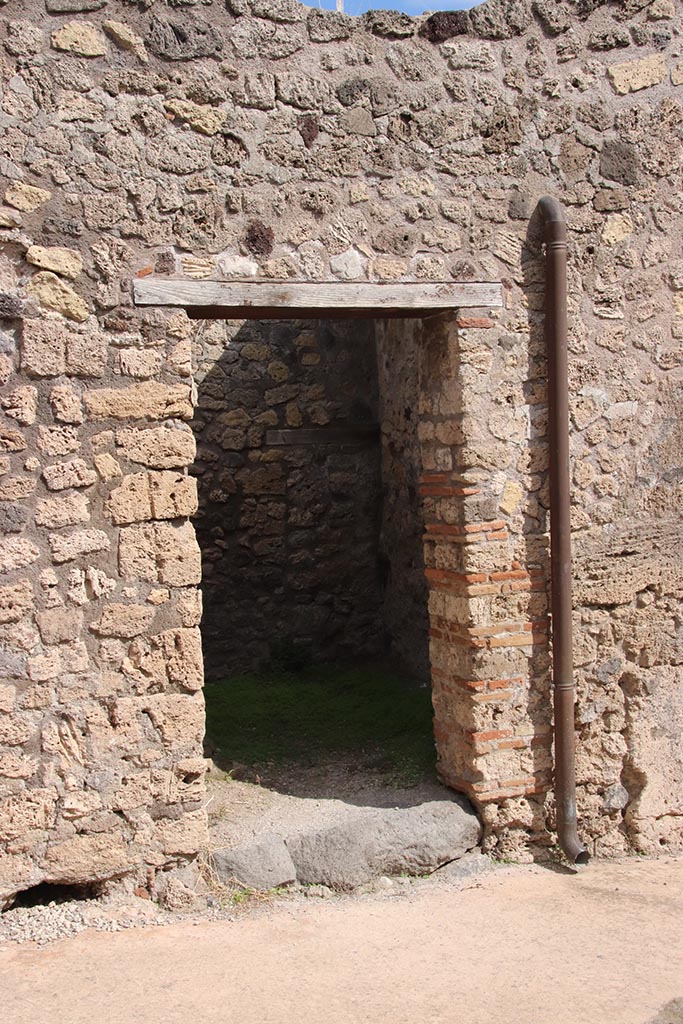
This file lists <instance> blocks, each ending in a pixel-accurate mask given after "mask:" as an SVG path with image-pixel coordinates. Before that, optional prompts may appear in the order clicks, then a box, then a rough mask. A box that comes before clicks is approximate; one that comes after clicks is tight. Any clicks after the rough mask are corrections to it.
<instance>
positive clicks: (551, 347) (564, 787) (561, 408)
mask: <svg viewBox="0 0 683 1024" xmlns="http://www.w3.org/2000/svg"><path fill="white" fill-rule="evenodd" d="M538 209H539V211H540V214H541V216H542V218H543V223H544V226H545V247H546V276H545V341H546V351H547V359H548V441H549V444H550V451H549V468H550V566H551V606H550V611H551V621H552V644H553V692H554V707H555V804H556V814H557V838H558V840H559V843H560V846H561V847H562V850H563V851H564V853H565V855H566V856H567V857H568V858H569V860H570V861H571V862H572V864H587V863H588V860H589V855H588V852H587V850H586V848H585V847H584V846H583V844H582V843H581V840H580V839H579V836H578V832H577V821H576V773H575V767H574V743H575V740H574V670H573V660H572V566H571V526H570V493H569V379H568V371H567V225H566V222H565V219H564V213H563V211H562V207H561V206H560V204H559V203H558V202H557V200H556V199H552V198H551V197H550V196H545V197H544V198H543V199H541V201H540V202H539V204H538Z"/></svg>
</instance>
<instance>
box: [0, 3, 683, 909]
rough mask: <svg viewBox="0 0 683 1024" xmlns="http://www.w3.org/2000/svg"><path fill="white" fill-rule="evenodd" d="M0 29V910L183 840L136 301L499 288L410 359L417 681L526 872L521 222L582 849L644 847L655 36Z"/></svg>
mask: <svg viewBox="0 0 683 1024" xmlns="http://www.w3.org/2000/svg"><path fill="white" fill-rule="evenodd" d="M0 10H1V13H2V18H1V19H0V22H1V24H0V48H1V51H0V52H1V53H2V57H1V60H0V64H1V70H2V77H3V87H2V88H3V92H2V99H1V109H2V113H1V114H0V120H1V124H2V130H3V134H4V141H5V142H6V147H5V149H6V153H5V154H3V156H2V159H1V160H0V173H1V174H2V197H3V204H2V205H1V206H0V236H1V239H0V240H1V244H2V255H1V263H0V292H1V293H2V294H1V296H0V314H1V315H2V318H3V324H4V326H3V331H2V335H1V342H0V347H1V352H0V380H1V381H2V392H1V394H0V403H1V405H2V410H3V413H2V420H1V425H0V430H1V434H0V447H1V448H2V454H1V459H2V461H1V463H0V469H1V470H2V476H0V505H1V506H2V508H1V509H0V513H1V516H2V523H3V531H4V533H3V537H2V539H0V570H1V571H2V573H3V581H2V584H1V586H2V592H1V594H0V618H1V619H2V622H1V623H0V630H2V634H1V636H0V643H1V650H0V658H1V659H2V681H1V682H0V712H1V713H2V719H0V751H1V752H0V773H1V774H2V780H3V781H2V797H1V802H0V837H2V842H3V844H4V845H3V848H2V849H3V852H2V854H0V891H2V893H3V894H6V893H10V894H11V893H12V892H14V891H16V890H17V889H21V888H26V887H27V886H30V885H32V884H35V883H37V882H40V881H43V880H52V881H69V880H71V881H83V880H86V881H87V880H95V879H100V878H106V877H112V876H116V875H130V876H131V877H136V878H137V879H138V880H140V881H142V882H143V883H144V884H148V885H149V886H150V888H151V889H152V890H154V887H155V885H157V884H158V879H159V876H160V872H162V871H163V870H164V869H166V868H168V867H170V866H172V865H173V864H177V863H182V862H183V861H185V860H187V859H191V858H192V857H193V856H194V855H195V854H196V852H197V850H198V848H199V847H200V846H201V844H202V842H203V840H204V835H205V832H204V824H203V811H202V806H203V804H202V800H203V790H202V782H201V777H202V769H203V764H202V760H201V734H202V729H203V711H202V701H201V693H200V690H199V687H200V686H201V680H202V671H201V660H200V648H199V632H198V628H197V627H198V621H199V601H198V597H197V589H196V587H197V584H198V582H199V578H200V556H199V549H198V546H197V543H196V539H195V536H194V531H193V528H192V525H191V523H190V521H189V517H190V516H191V515H192V514H193V513H194V511H195V505H196V496H195V491H194V485H193V482H192V479H191V477H189V476H188V472H187V470H188V467H189V466H190V465H191V464H192V462H193V460H194V442H193V437H192V432H191V429H190V427H189V426H188V424H189V422H190V421H191V420H192V418H193V415H194V403H195V396H196V385H195V383H194V382H193V379H192V371H193V367H192V362H191V348H192V339H193V337H194V332H195V330H196V325H195V324H192V323H190V322H189V321H188V320H187V318H186V316H185V315H184V314H183V313H182V312H180V313H179V312H173V311H171V310H156V311H154V310H153V311H147V312H144V313H143V312H141V311H139V310H137V309H136V308H135V307H134V306H133V304H132V297H131V280H132V278H133V277H134V276H135V275H147V274H150V273H154V274H157V275H160V276H164V275H165V276H171V277H173V276H175V275H187V276H190V277H195V278H202V277H208V278H210V277H217V278H223V279H234V278H247V279H254V278H272V279H291V278H295V279H301V280H325V279H329V278H334V279H338V280H347V281H353V280H366V279H367V280H373V281H398V282H401V281H403V282H405V283H406V285H407V287H409V286H410V283H411V282H414V281H416V280H417V281H424V280H439V279H444V280H451V279H477V278H478V279H480V280H501V279H502V280H503V281H504V282H505V284H506V294H507V300H506V309H505V310H504V311H502V312H501V313H495V314H491V311H488V310H482V311H481V313H480V314H479V313H472V314H471V315H469V314H468V315H466V314H465V313H464V312H463V313H461V314H460V316H459V318H457V319H455V318H453V319H452V320H451V321H450V322H449V323H441V324H439V323H437V322H434V323H432V322H427V323H426V325H425V332H426V333H425V341H424V344H423V345H422V348H421V360H422V369H421V371H420V372H421V376H420V380H421V382H422V383H421V394H420V401H419V410H418V417H419V425H418V428H419V432H420V434H419V439H420V449H421V459H422V491H423V497H424V509H423V511H424V519H425V526H426V533H427V540H426V544H425V565H426V568H427V577H428V581H429V589H430V621H431V632H432V650H431V654H430V659H431V664H432V668H433V684H434V689H435V707H436V716H437V722H436V728H437V740H438V745H439V753H440V768H441V771H442V773H443V774H444V776H445V777H446V778H447V779H449V781H451V782H452V783H453V784H454V785H456V786H458V787H460V788H463V789H465V790H466V791H467V792H470V793H471V794H472V795H473V797H474V798H475V799H476V800H477V802H478V804H479V806H480V808H481V810H482V814H483V816H484V819H485V822H486V824H487V840H486V841H487V843H488V844H489V846H490V847H492V848H497V849H498V850H500V851H501V852H504V853H508V854H510V853H515V854H519V855H523V854H524V851H525V850H527V849H528V840H532V841H533V845H534V846H535V847H539V846H543V845H544V844H545V843H547V842H548V841H549V840H550V833H549V830H551V829H552V822H553V818H552V813H553V809H552V797H551V790H550V788H549V769H550V761H549V744H550V739H549V730H548V720H549V710H548V708H549V701H550V696H549V693H548V686H547V682H548V679H547V666H548V622H547V612H546V598H545V594H546V568H547V566H546V547H547V545H546V536H547V512H546V510H547V452H546V450H545V443H544V434H545V414H544V400H545V388H544V375H545V366H544V360H543V354H542V344H541V320H542V305H543V297H542V261H541V258H540V255H541V253H540V250H541V243H540V237H539V232H538V225H537V224H536V222H535V221H532V222H531V223H530V221H529V218H530V216H531V214H532V212H533V210H534V207H535V205H536V202H537V200H538V198H539V197H540V196H541V195H542V194H544V193H546V192H550V193H552V194H554V195H556V196H557V198H558V199H559V200H560V201H561V202H562V203H563V204H564V206H565V208H566V210H567V217H568V221H569V229H570V230H569V238H570V250H571V267H570V290H571V299H570V314H571V416H572V422H571V427H572V452H573V481H574V497H573V526H574V538H575V550H576V562H577V571H576V579H577V583H576V609H575V617H576V652H575V654H576V663H577V668H578V671H577V677H578V683H579V701H578V707H577V723H578V729H577V744H578V783H579V817H580V819H581V830H582V834H583V835H584V836H585V838H586V839H587V841H588V842H589V844H591V845H592V846H593V848H594V849H595V851H596V852H598V853H604V854H610V853H619V852H623V851H626V850H630V849H634V848H635V849H638V850H641V851H643V852H648V853H653V852H657V851H658V850H660V849H675V848H680V845H681V828H680V822H681V813H682V810H683V808H682V807H681V789H682V787H681V775H682V773H683V767H682V759H681V753H680V743H679V740H678V738H679V736H680V732H681V724H682V723H681V717H682V715H683V699H682V698H681V662H682V661H683V651H682V645H681V624H680V614H681V613H680V608H681V590H682V586H681V581H682V575H683V572H682V567H681V554H680V552H681V550H682V548H681V526H680V511H679V510H680V500H681V479H682V466H683V458H682V453H681V433H680V422H681V418H680V393H681V376H682V373H683V370H682V367H683V355H682V351H683V350H682V347H681V345H682V338H683V301H682V300H681V296H682V295H683V252H682V249H681V242H682V234H683V231H682V229H683V216H682V215H683V201H682V200H681V188H680V186H681V177H682V173H681V168H682V163H683V144H682V140H681V136H682V122H683V111H682V108H681V96H682V93H683V42H682V37H681V27H680V26H681V15H682V13H683V8H682V5H681V3H680V2H679V0H623V2H620V3H611V2H605V0H488V2H487V3H485V4H483V5H481V6H480V7H478V8H475V9H474V10H473V11H471V12H457V13H450V14H449V13H443V14H435V15H433V16H431V17H424V18H421V19H415V20H411V19H410V18H407V17H404V16H403V15H397V14H392V13H387V12H374V13H372V14H370V15H367V16H365V17H363V18H361V19H351V18H348V17H345V16H343V15H338V14H335V13H328V12H324V11H320V10H313V9H308V8H305V7H302V6H300V5H299V4H298V3H297V2H296V0H229V4H228V7H227V8H224V6H223V4H222V3H219V2H218V0H214V2H213V3H211V2H208V3H206V4H203V5H201V7H194V6H182V7H178V6H177V5H176V4H175V3H168V4H166V3H165V2H162V0H157V2H156V3H155V4H154V5H153V6H151V7H149V8H148V7H147V5H140V6H134V5H131V4H129V3H127V2H124V0H45V2H44V3H43V2H42V0H41V2H39V0H29V2H28V3H26V2H22V3H19V2H18V0H9V2H7V3H5V4H4V5H3V6H2V8H1V9H0ZM198 344H199V343H198ZM400 372H401V371H400V367H399V368H398V369H397V373H398V375H399V378H400ZM400 386H401V385H400V380H399V382H398V383H397V387H400ZM388 414H389V413H388ZM226 468H227V467H226Z"/></svg>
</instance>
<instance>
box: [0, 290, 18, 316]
mask: <svg viewBox="0 0 683 1024" xmlns="http://www.w3.org/2000/svg"><path fill="white" fill-rule="evenodd" d="M23 314H24V303H23V302H22V300H21V299H20V298H19V296H18V295H11V294H10V293H9V292H0V320H19V319H20V318H21V317H22V316H23Z"/></svg>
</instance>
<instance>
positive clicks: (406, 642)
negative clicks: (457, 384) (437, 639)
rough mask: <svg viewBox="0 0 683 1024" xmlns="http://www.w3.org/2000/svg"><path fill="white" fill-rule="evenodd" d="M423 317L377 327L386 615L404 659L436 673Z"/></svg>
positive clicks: (393, 644)
mask: <svg viewBox="0 0 683 1024" xmlns="http://www.w3.org/2000/svg"><path fill="white" fill-rule="evenodd" d="M421 326H422V325H421V321H419V320H381V321H379V322H378V325H377V360H378V367H379V399H380V422H381V424H382V481H383V495H384V497H383V502H382V528H381V542H380V547H381V551H382V554H383V562H384V566H385V572H384V592H383V601H382V618H383V622H384V625H385V629H386V632H387V639H388V643H389V650H390V652H391V654H392V655H393V657H394V659H395V661H396V663H397V664H398V665H399V666H401V667H402V668H404V669H407V670H408V671H410V672H411V673H413V675H414V676H416V678H418V679H424V680H427V679H429V616H428V611H427V602H428V597H429V592H428V586H427V580H426V578H425V575H424V557H423V550H422V549H423V543H422V536H423V533H424V521H423V515H422V500H421V497H420V471H421V468H422V463H421V454H420V440H419V436H418V427H419V407H420V391H421V386H422V382H421V379H420V345H421V344H422V340H423V339H422V331H421Z"/></svg>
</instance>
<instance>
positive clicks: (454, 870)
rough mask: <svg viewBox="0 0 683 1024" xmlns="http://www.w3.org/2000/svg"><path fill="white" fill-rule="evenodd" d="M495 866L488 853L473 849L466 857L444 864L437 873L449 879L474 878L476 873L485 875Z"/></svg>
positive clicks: (440, 876)
mask: <svg viewBox="0 0 683 1024" xmlns="http://www.w3.org/2000/svg"><path fill="white" fill-rule="evenodd" d="M494 868H495V864H494V863H493V861H492V860H491V858H490V857H489V856H488V854H486V853H481V852H480V851H479V850H472V851H471V853H466V854H465V856H464V857H458V859H457V860H451V861H449V862H448V864H444V866H443V867H442V868H439V870H438V872H437V875H438V877H439V878H447V879H449V881H459V880H460V879H463V878H472V877H473V876H474V875H484V874H486V872H487V871H493V870H494Z"/></svg>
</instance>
